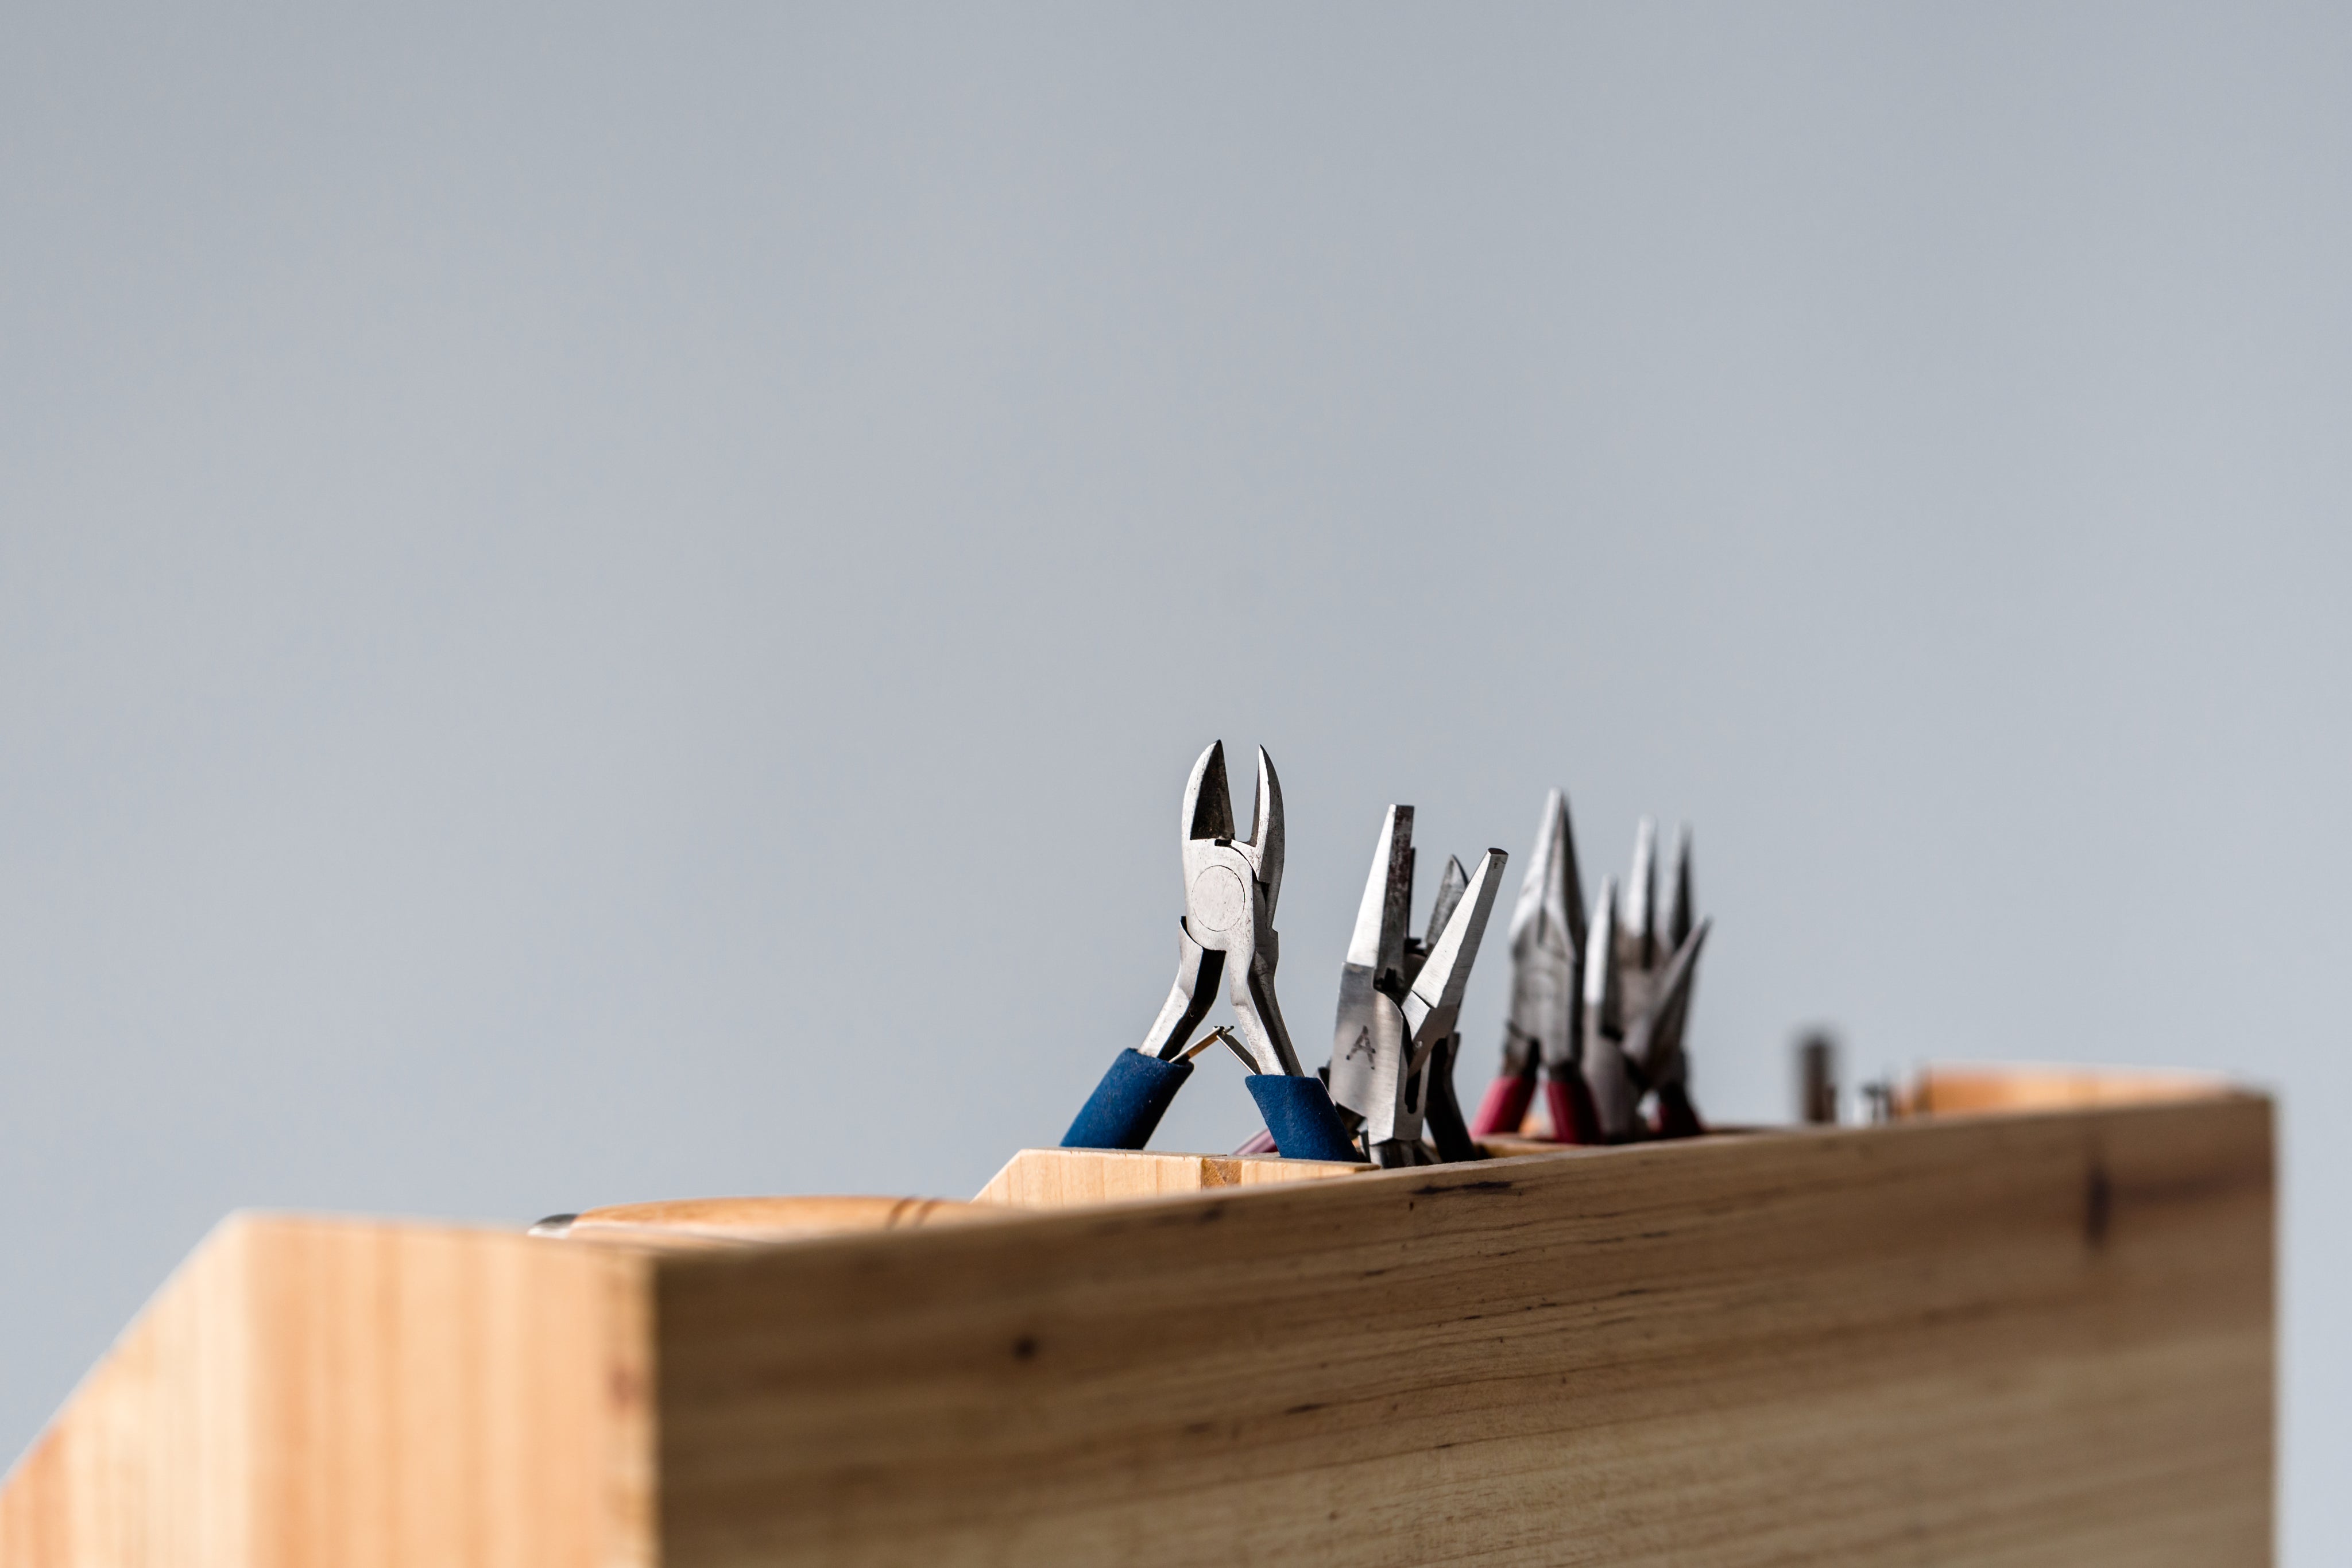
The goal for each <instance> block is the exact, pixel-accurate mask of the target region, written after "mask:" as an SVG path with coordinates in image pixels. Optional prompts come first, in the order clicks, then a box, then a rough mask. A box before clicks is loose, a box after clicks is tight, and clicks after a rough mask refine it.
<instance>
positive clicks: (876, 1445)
mask: <svg viewBox="0 0 2352 1568" xmlns="http://www.w3.org/2000/svg"><path fill="white" fill-rule="evenodd" d="M1041 1154H1042V1155H1043V1157H1040V1158H1034V1159H1032V1158H1028V1157H1027V1156H1024V1161H1017V1162H1015V1165H1014V1166H1013V1167H1008V1170H1009V1171H1014V1170H1024V1169H1025V1170H1027V1171H1028V1172H1029V1173H1030V1174H1028V1175H1024V1176H1016V1177H1014V1178H1013V1180H1012V1181H1011V1182H1010V1183H1009V1184H1008V1192H1009V1193H1012V1192H1013V1189H1019V1191H1024V1192H1026V1193H1027V1194H1028V1196H1029V1197H1032V1198H1037V1199H1041V1200H1045V1201H1066V1200H1069V1199H1070V1198H1072V1197H1087V1194H1088V1193H1089V1192H1095V1193H1097V1195H1098V1196H1102V1197H1116V1196H1117V1195H1118V1193H1120V1192H1130V1193H1131V1192H1132V1191H1134V1190H1135V1189H1136V1186H1137V1185H1138V1184H1139V1182H1141V1183H1142V1185H1145V1186H1149V1185H1150V1184H1153V1183H1159V1182H1161V1181H1163V1180H1166V1181H1172V1182H1174V1183H1176V1184H1177V1185H1178V1186H1181V1185H1182V1183H1183V1181H1184V1180H1185V1179H1187V1178H1185V1177H1184V1176H1182V1175H1181V1169H1179V1171H1178V1174H1176V1175H1174V1176H1170V1175H1168V1174H1167V1169H1168V1168H1169V1167H1161V1168H1160V1171H1159V1174H1153V1175H1150V1176H1149V1177H1148V1178H1142V1177H1139V1176H1137V1175H1136V1174H1135V1173H1136V1172H1139V1171H1142V1170H1144V1169H1145V1168H1146V1167H1145V1166H1141V1165H1137V1164H1135V1163H1133V1162H1131V1161H1123V1160H1118V1159H1109V1160H1102V1159H1099V1158H1096V1157H1091V1156H1076V1157H1071V1156H1070V1154H1069V1152H1066V1151H1054V1152H1041ZM1089 1158H1095V1167H1096V1169H1095V1174H1094V1175H1092V1176H1087V1174H1085V1170H1084V1167H1085V1166H1087V1162H1088V1159H1089ZM1223 1163H1224V1162H1223V1161H1202V1160H1201V1159H1199V1158H1198V1157H1194V1159H1193V1160H1192V1168H1193V1172H1194V1176H1193V1177H1192V1178H1190V1179H1192V1180H1193V1181H1194V1182H1195V1184H1196V1185H1195V1187H1194V1189H1193V1190H1189V1191H1177V1192H1175V1193H1173V1194H1172V1195H1171V1196H1164V1197H1130V1198H1129V1200H1128V1201H1105V1202H1090V1203H1087V1204H1084V1205H1083V1206H1081V1207H1071V1208H1066V1209H1064V1210H1062V1211H1059V1212H1040V1213H1036V1214H1032V1215H1023V1214H1019V1213H1017V1212H1015V1213H1009V1214H1007V1215H1006V1217H1005V1218H1002V1219H1000V1220H998V1221H995V1222H992V1223H978V1224H956V1225H934V1224H928V1223H927V1224H924V1225H922V1226H921V1227H919V1228H894V1229H880V1230H874V1231H871V1232H868V1233H864V1234H853V1235H837V1236H826V1237H821V1238H818V1239H810V1240H802V1241H793V1242H787V1243H782V1244H775V1245H765V1246H746V1247H735V1248H728V1249H700V1250H684V1251H681V1250H665V1249H648V1248H644V1247H640V1246H635V1245H632V1244H629V1243H626V1242H623V1241H605V1242H596V1241H593V1240H580V1239H563V1240H551V1239H531V1238H524V1237H520V1236H514V1235H506V1234H499V1233H496V1232H488V1231H480V1230H463V1229H456V1228H443V1227H431V1226H421V1225H403V1224H392V1223H377V1222H366V1221H353V1220H332V1219H310V1218H277V1217H247V1218H239V1219H236V1220H233V1221H232V1222H230V1223H229V1224H228V1225H226V1226H225V1227H224V1228H223V1229H222V1230H221V1231H220V1232H219V1233H217V1234H216V1235H215V1237H214V1238H213V1239H211V1240H210V1241H208V1242H207V1243H206V1244H205V1247H204V1248H203V1249H201V1250H200V1251H199V1252H198V1253H197V1254H196V1255H195V1256H194V1258H192V1260H190V1262H189V1263H188V1264H187V1265H186V1266H185V1267H184V1270H182V1272H181V1273H180V1275H179V1276H177V1277H176V1278H175V1279H174V1281H173V1282H172V1283H171V1284H170V1285H168V1286H167V1287H166V1289H165V1290H164V1291H163V1293H162V1294H161V1295H160V1296H159V1297H158V1298H157V1300H156V1301H155V1302H154V1303H153V1304H152V1306H151V1308H150V1310H149V1311H148V1312H147V1313H146V1314H145V1315H144V1316H143V1317H142V1319H141V1320H140V1322H138V1323H137V1324H135V1325H134V1326H133V1328H132V1329H131V1331H130V1332H129V1333H127V1334H126V1335H125V1337H124V1339H123V1340H122V1342H121V1343H120V1344H118V1346H117V1347H116V1349H115V1350H114V1352H112V1353H111V1354H110V1355H109V1357H108V1358H107V1359H106V1360H105V1361H104V1362H103V1363H102V1364H100V1367H99V1369H98V1370H97V1371H96V1372H95V1373H94V1374H93V1375H91V1377H90V1378H89V1380H88V1382H86V1384H85V1385H84V1386H83V1388H82V1389H81V1390H80V1391H79V1393H78V1394H77V1396H75V1398H74V1399H73V1400H72V1401H71V1402H70V1403H69V1405H68V1407H67V1408H66V1410H65V1411H64V1412H63V1413H62V1414H61V1416H59V1418H58V1421H57V1422H56V1423H55V1424H54V1425H53V1426H52V1427H51V1428H50V1430H49V1431H48V1432H47V1434H46V1435H45V1436H44V1437H43V1438H42V1439H41V1441H40V1442H39V1443H38V1444H37V1446H36V1448H34V1449H33V1450H32V1451H31V1453H29V1454H28V1455H27V1456H26V1458H24V1459H23V1460H22V1461H20V1462H19V1464H18V1466H17V1467H16V1469H15V1470H14V1471H13V1472H12V1473H11V1474H10V1476H9V1477H8V1479H7V1480H6V1482H5V1487H0V1568H18V1565H20V1564H22V1565H27V1568H164V1565H167V1564H168V1565H170V1568H215V1565H223V1568H225V1565H229V1564H236V1565H238V1568H245V1565H255V1568H298V1565H310V1564H331V1565H334V1568H344V1565H346V1564H351V1565H358V1568H376V1565H382V1568H392V1565H394V1564H400V1565H405V1564H420V1565H422V1564H430V1565H432V1568H443V1565H447V1564H457V1565H473V1564H481V1565H485V1568H489V1565H496V1568H639V1565H646V1564H651V1563H656V1562H658V1563H666V1564H668V1565H669V1568H751V1565H752V1564H760V1565H762V1568H773V1565H776V1564H788V1563H839V1564H850V1565H860V1564H877V1565H878V1564H908V1565H912V1564H917V1563H921V1564H927V1565H928V1564H939V1563H974V1564H1014V1563H1018V1564H1023V1565H1024V1568H1026V1565H1031V1564H1061V1563H1070V1564H1076V1563H1136V1564H1146V1565H1151V1564H1202V1565H1206V1564H1228V1563H1282V1564H1326V1563H1328V1564H1335V1565H1336V1564H1345V1565H1347V1568H1383V1565H1387V1564H1397V1565H1404V1564H1429V1563H1491V1564H1538V1563H1543V1564H1553V1563H1633V1564H1652V1563H1654V1564H1665V1563H1676V1564H1696V1565H1700V1568H1708V1565H1726V1568H1728V1565H1734V1564H1737V1565H1743V1568H1744V1565H1749V1564H1754V1565H1762V1564H1771V1563H1783V1564H1785V1563H1830V1564H1839V1563H1937V1564H1943V1563H1985V1564H2002V1565H2024V1564H2043V1563H2047V1564H2067V1565H2069V1568H2075V1565H2081V1564H2098V1563H2131V1564H2171V1563H2179V1564H2188V1563H2196V1564H2200V1565H2202V1564H2214V1563H2224V1564H2227V1563H2265V1562H2267V1561H2268V1560H2269V1554H2270V1545H2271V1489H2272V1479H2271V1476H2272V1436H2271V1434H2272V1419H2273V1396H2272V1380H2273V1371H2274V1368H2273V1360H2272V1357H2273V1348H2272V1312H2273V1293H2272V1292H2273V1286H2272V1273H2273V1251H2272V1246H2273V1243H2272V1225H2273V1193H2272V1148H2271V1109H2270V1106H2269V1103H2268V1102H2266V1101H2263V1100H2261V1099H2259V1098H2255V1097H2252V1096H2245V1095H2237V1094H2227V1093H2224V1094H2219V1095H2213V1096H2210V1097H2206V1098H2201V1099H2196V1100H2191V1101H2187V1102H2182V1103H2147V1104H2135V1105H2116V1106H2102V1107H2095V1108H2090V1109H2080V1110H2063V1111H2044V1112H2039V1113H2032V1114H2021V1115H2010V1114H1986V1115H1976V1116H1967V1117H1951V1118H1942V1117H1927V1118H1923V1119H1918V1120H1913V1121H1906V1122H1899V1123H1897V1124H1892V1125H1889V1126H1885V1127H1874V1128H1864V1129H1823V1130H1820V1131H1808V1132H1793V1133H1780V1134H1773V1135H1769V1136H1752V1137H1719V1138H1707V1139H1701V1140H1697V1141H1695V1142H1691V1143H1684V1144H1665V1145H1637V1146H1633V1147H1628V1148H1616V1149H1602V1150H1583V1151H1574V1152H1567V1153H1547V1154H1541V1155H1532V1156H1528V1157H1524V1158H1513V1159H1503V1160H1494V1161H1488V1162H1485V1163H1481V1164H1477V1165H1473V1166H1442V1167H1433V1168H1422V1169H1416V1170H1406V1171H1393V1172H1371V1173H1362V1172H1353V1171H1349V1170H1348V1169H1347V1168H1346V1167H1341V1168H1340V1172H1339V1175H1338V1176H1336V1177H1335V1176H1334V1175H1332V1174H1331V1173H1328V1172H1318V1173H1315V1174H1313V1175H1306V1174H1304V1173H1297V1172H1292V1173H1276V1174H1286V1175H1292V1176H1299V1177H1300V1179H1295V1180H1258V1181H1252V1180H1249V1179H1246V1178H1240V1177H1236V1178H1233V1179H1230V1180H1229V1179H1227V1178H1225V1177H1224V1176H1222V1175H1221V1174H1219V1171H1220V1169H1221V1167H1222V1166H1223ZM1269 1163H1270V1164H1279V1163H1280V1162H1269ZM1181 1165H1182V1162H1181V1161H1178V1162H1177V1166H1178V1167H1181ZM1038 1173H1045V1174H1038ZM1209 1176H1216V1177H1217V1180H1216V1182H1215V1183H1211V1182H1209V1181H1208V1180H1207V1179H1206V1178H1207V1177H1209ZM1000 1179H1001V1180H1002V1179H1003V1178H1000ZM1089 1183H1092V1184H1094V1185H1093V1186H1092V1187H1089V1186H1088V1184H1089ZM1024 1184H1026V1185H1025V1186H1024ZM994 1185H995V1184H992V1186H994ZM1049 1187H1050V1188H1052V1190H1051V1191H1048V1190H1047V1189H1048V1188H1049ZM1057 1195H1058V1196H1057ZM1003 1196H1006V1195H1005V1194H1000V1197H1003ZM1013 1196H1018V1194H1017V1193H1013ZM706 1218H707V1217H706Z"/></svg>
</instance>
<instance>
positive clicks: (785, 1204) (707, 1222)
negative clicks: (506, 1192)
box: [532, 1197, 1003, 1247]
mask: <svg viewBox="0 0 2352 1568" xmlns="http://www.w3.org/2000/svg"><path fill="white" fill-rule="evenodd" d="M1001 1218H1003V1214H1002V1213H1001V1212H1000V1211H999V1210H998V1209H996V1208H994V1207H983V1206H982V1205H980V1204H976V1203H964V1202H961V1201H959V1200H957V1199H955V1198H948V1197H688V1198H673V1199H670V1200H667V1201H665V1202H659V1203H623V1204H614V1205H611V1206H609V1207H604V1208H591V1209H587V1210H584V1211H583V1212H582V1213H580V1214H577V1215H574V1216H573V1217H572V1218H571V1220H570V1221H569V1222H568V1223H565V1224H562V1225H561V1226H557V1225H552V1224H550V1223H548V1222H546V1221H542V1222H541V1224H539V1225H537V1226H534V1227H533V1228H532V1233H533V1234H534V1235H541V1236H562V1237H564V1238H566V1239H572V1240H580V1241H592V1240H593V1241H618V1242H635V1243H642V1244H644V1245H647V1246H655V1247H677V1246H688V1247H694V1246H705V1247H725V1246H765V1245H768V1244H770V1243H773V1242H778V1241H800V1240H804V1239H807V1238H809V1237H813V1236H838V1235H841V1234H844V1233H845V1232H853V1231H866V1230H911V1229H915V1228H918V1227H920V1226H925V1225H964V1224H970V1223H971V1222H972V1221H974V1220H992V1219H1001Z"/></svg>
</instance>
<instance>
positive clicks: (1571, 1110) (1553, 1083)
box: [1544, 1072, 1601, 1144]
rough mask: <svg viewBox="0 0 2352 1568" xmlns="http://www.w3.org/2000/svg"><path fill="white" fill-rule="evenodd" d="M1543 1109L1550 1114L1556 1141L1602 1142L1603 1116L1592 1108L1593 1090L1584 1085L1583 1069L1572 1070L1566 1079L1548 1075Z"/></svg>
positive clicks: (1576, 1142)
mask: <svg viewBox="0 0 2352 1568" xmlns="http://www.w3.org/2000/svg"><path fill="white" fill-rule="evenodd" d="M1544 1108H1545V1109H1546V1110H1548V1111H1549V1112H1550V1113H1551V1138H1552V1142H1553V1143H1556V1144H1597V1143H1599V1142H1601V1116H1600V1113H1598V1112H1596V1111H1594V1110H1593V1108H1592V1091H1591V1090H1590V1089H1588V1088H1586V1087H1585V1086H1584V1074H1582V1073H1581V1072H1577V1073H1573V1074H1572V1075H1571V1076H1570V1078H1569V1079H1568V1081H1567V1082H1561V1081H1560V1080H1559V1079H1557V1078H1546V1079H1545V1080H1544Z"/></svg>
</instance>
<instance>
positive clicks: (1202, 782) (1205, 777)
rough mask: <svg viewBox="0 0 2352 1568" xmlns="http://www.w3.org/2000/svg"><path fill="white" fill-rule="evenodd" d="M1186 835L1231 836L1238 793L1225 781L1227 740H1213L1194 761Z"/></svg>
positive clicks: (1186, 791) (1186, 796)
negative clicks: (1235, 799) (1236, 794)
mask: <svg viewBox="0 0 2352 1568" xmlns="http://www.w3.org/2000/svg"><path fill="white" fill-rule="evenodd" d="M1184 836H1185V837H1186V838H1188V839H1231V838H1232V837H1233V836H1234V797H1233V791H1232V790H1231V789H1229V788H1228V787H1227V786H1226V783H1225V743H1224V742H1223V741H1222V740H1213V741H1211V742H1209V748H1208V749H1207V750H1206V751H1203V752H1202V753H1201V756H1200V759H1199V760H1198V761H1196V762H1194V763H1193V764H1192V778H1191V779H1187V780H1186V781H1185V784H1184Z"/></svg>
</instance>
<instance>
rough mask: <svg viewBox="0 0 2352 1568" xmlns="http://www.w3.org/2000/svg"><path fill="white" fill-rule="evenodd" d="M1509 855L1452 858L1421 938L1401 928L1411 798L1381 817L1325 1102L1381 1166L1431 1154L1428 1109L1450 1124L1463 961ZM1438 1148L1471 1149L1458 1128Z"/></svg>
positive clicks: (1343, 985) (1408, 872)
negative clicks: (1426, 1141)
mask: <svg viewBox="0 0 2352 1568" xmlns="http://www.w3.org/2000/svg"><path fill="white" fill-rule="evenodd" d="M1506 858H1507V857H1505V855H1504V854H1503V852H1502V851H1500V850H1489V851H1487V852H1486V855H1485V856H1484V857H1482V858H1481V860H1480V861H1479V862H1478V869H1477V871H1476V872H1475V873H1471V874H1468V875H1465V873H1464V872H1463V870H1462V862H1460V861H1457V860H1452V859H1449V860H1448V861H1447V862H1446V874H1445V877H1444V881H1443V882H1441V883H1440V884H1439V887H1438V894H1437V902H1436V906H1435V908H1434V909H1433V911H1432V912H1431V915H1430V923H1429V935H1428V936H1427V938H1426V939H1425V940H1424V941H1423V942H1419V943H1416V942H1413V941H1412V940H1410V939H1409V938H1408V937H1407V936H1405V926H1406V923H1407V920H1408V918H1409V915H1410V912H1411V908H1412V861H1413V856H1412V807H1410V806H1391V807H1390V808H1389V811H1388V815H1387V816H1386V817H1385V818H1384V819H1383V820H1382V821H1381V836H1380V840H1379V842H1378V844H1377V845H1376V846H1375V848H1374V850H1373V853H1372V868H1371V874H1370V877H1369V878H1368V879H1367V880H1366V882H1365V884H1364V896H1363V902H1362V903H1361V904H1360V905H1359V907H1358V910H1357V915H1356V928H1355V933H1354V935H1353V936H1352V938H1351V939H1350V941H1349V946H1348V959H1347V962H1346V963H1345V964H1344V965H1343V966H1342V967H1341V968H1340V972H1339V1013H1338V1017H1337V1019H1335V1021H1334V1024H1333V1028H1332V1033H1331V1065H1330V1067H1329V1069H1328V1073H1329V1079H1330V1088H1331V1099H1332V1103H1334V1104H1336V1105H1337V1106H1339V1113H1340V1116H1341V1119H1342V1120H1343V1121H1345V1122H1347V1123H1348V1124H1349V1126H1350V1129H1351V1130H1353V1131H1357V1132H1359V1133H1360V1134H1361V1136H1362V1138H1363V1142H1364V1151H1365V1154H1366V1155H1367V1156H1368V1157H1370V1158H1371V1159H1372V1160H1374V1161H1375V1162H1377V1163H1379V1164H1381V1165H1383V1166H1396V1165H1413V1164H1420V1163H1423V1162H1424V1161H1426V1160H1428V1159H1429V1158H1430V1157H1431V1156H1430V1154H1429V1151H1428V1150H1427V1149H1426V1148H1425V1147H1424V1146H1423V1143H1422V1132H1423V1125H1424V1124H1426V1123H1428V1122H1429V1121H1430V1120H1431V1118H1432V1111H1433V1108H1435V1109H1436V1110H1437V1111H1438V1112H1439V1113H1441V1114H1443V1115H1444V1116H1445V1117H1447V1119H1448V1121H1449V1125H1447V1126H1445V1127H1441V1128H1436V1129H1433V1130H1434V1131H1436V1132H1437V1134H1438V1139H1439V1143H1440V1144H1441V1145H1443V1146H1442V1147H1441V1149H1440V1151H1439V1156H1438V1157H1443V1158H1469V1157H1475V1153H1476V1151H1475V1145H1473V1144H1472V1143H1471V1142H1470V1138H1469V1134H1468V1133H1467V1131H1466V1130H1465V1129H1463V1128H1461V1127H1460V1126H1458V1125H1453V1124H1458V1123H1459V1121H1460V1113H1459V1111H1458V1109H1455V1108H1454V1102H1453V1091H1452V1084H1451V1083H1450V1082H1445V1081H1444V1079H1445V1076H1446V1075H1448V1074H1450V1073H1451V1072H1452V1071H1453V1065H1454V1045H1455V1043H1456V1029H1455V1024H1456V1022H1457V1020H1458V1019H1459V1018H1460V1016H1461V1010H1462V994H1463V991H1464V989H1465V987H1467V985H1468V984H1469V979H1470V968H1471V965H1472V963H1473V962H1474V961H1475V958H1476V957H1477V952H1478V945H1479V943H1480V942H1481V940H1483V938H1484V937H1485V936H1486V920H1487V916H1488V915H1489V914H1490V912H1491V911H1492V910H1493V908H1494V903H1495V893H1496V888H1497V886H1498V885H1499V884H1500V882H1501V877H1502V868H1503V863H1504V861H1505V859H1506Z"/></svg>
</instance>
